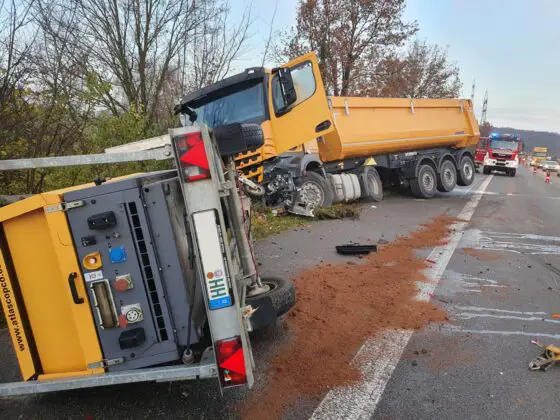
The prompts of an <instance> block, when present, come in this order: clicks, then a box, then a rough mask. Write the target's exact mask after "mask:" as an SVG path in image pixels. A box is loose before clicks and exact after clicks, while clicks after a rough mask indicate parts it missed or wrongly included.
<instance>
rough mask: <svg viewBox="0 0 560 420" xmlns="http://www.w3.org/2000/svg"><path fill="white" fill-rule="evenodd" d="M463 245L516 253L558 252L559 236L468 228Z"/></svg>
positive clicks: (559, 251)
mask: <svg viewBox="0 0 560 420" xmlns="http://www.w3.org/2000/svg"><path fill="white" fill-rule="evenodd" d="M463 243H464V244H465V246H471V247H474V248H476V249H483V250H491V251H508V252H514V253H517V254H530V255H536V254H545V255H559V254H560V237H558V236H545V235H534V234H531V233H508V232H493V231H480V230H476V229H472V230H470V231H469V232H468V233H467V234H466V235H465V239H464V241H463Z"/></svg>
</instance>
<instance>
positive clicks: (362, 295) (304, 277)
mask: <svg viewBox="0 0 560 420" xmlns="http://www.w3.org/2000/svg"><path fill="white" fill-rule="evenodd" d="M455 221H456V219H454V218H451V217H448V216H440V217H437V218H436V219H434V220H433V221H432V223H429V224H426V225H422V226H421V228H420V229H419V230H418V231H415V232H412V233H410V234H409V235H407V236H399V237H398V238H397V239H396V240H395V241H394V242H392V243H390V244H388V245H384V246H383V247H381V248H380V250H379V252H377V253H372V254H370V255H369V256H366V257H363V258H361V259H358V258H355V259H352V260H350V261H348V262H347V263H337V264H321V265H319V266H317V267H315V268H313V269H311V270H308V271H305V272H304V273H302V274H301V275H300V276H299V277H298V278H297V279H295V286H296V292H297V303H296V306H295V307H294V308H293V309H292V311H291V312H290V313H289V314H288V316H287V319H286V322H287V325H288V328H289V330H290V332H291V334H292V339H291V341H290V342H289V343H288V344H286V346H285V347H283V348H282V349H280V351H279V352H278V353H277V354H276V355H275V356H273V357H272V359H271V360H270V361H269V363H270V366H269V368H268V371H267V384H266V386H264V387H263V388H262V389H260V390H255V391H254V392H253V393H252V394H251V397H250V398H249V400H248V401H247V402H245V403H244V404H243V407H242V413H243V417H244V418H246V419H264V418H267V419H271V418H280V417H281V415H282V412H283V411H284V409H285V408H287V407H288V406H290V405H291V404H293V403H294V402H295V400H296V399H297V398H298V397H313V396H320V395H321V394H324V393H326V392H327V391H328V390H329V389H331V388H333V387H339V386H344V385H349V384H351V383H354V382H356V381H358V380H359V379H360V371H359V367H358V366H355V365H353V364H352V359H353V358H354V356H355V355H356V353H357V351H358V349H359V348H360V346H361V345H362V344H363V342H364V341H365V340H366V339H367V338H369V337H371V336H373V335H375V334H376V333H377V332H379V331H382V330H386V329H414V330H417V329H421V328H423V327H425V326H426V325H427V324H429V323H430V322H442V321H445V320H446V319H447V316H446V313H445V312H444V311H443V310H442V309H440V308H439V307H436V306H434V305H433V304H432V303H431V302H423V301H419V300H415V299H414V297H415V296H416V295H417V293H418V285H417V283H416V282H418V281H426V278H425V277H424V274H423V271H424V270H425V269H427V268H429V267H430V265H432V264H433V263H434V262H433V261H430V260H426V259H423V258H421V257H419V256H418V255H417V254H418V253H417V250H419V249H423V248H431V247H434V246H438V245H444V244H445V243H446V238H447V237H448V235H449V233H450V229H451V225H452V224H453V223H454V222H455Z"/></svg>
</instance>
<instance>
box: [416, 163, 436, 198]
mask: <svg viewBox="0 0 560 420" xmlns="http://www.w3.org/2000/svg"><path fill="white" fill-rule="evenodd" d="M410 189H411V190H412V194H414V196H415V197H418V198H432V197H433V196H434V194H435V193H436V190H437V175H436V171H434V168H432V167H431V166H430V165H426V164H424V165H421V166H420V169H419V170H418V178H412V179H411V180H410Z"/></svg>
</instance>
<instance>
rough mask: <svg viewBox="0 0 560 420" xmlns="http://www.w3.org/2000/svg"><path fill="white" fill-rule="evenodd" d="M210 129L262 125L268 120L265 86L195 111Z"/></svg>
mask: <svg viewBox="0 0 560 420" xmlns="http://www.w3.org/2000/svg"><path fill="white" fill-rule="evenodd" d="M195 111H196V113H197V114H198V121H201V122H204V123H206V125H208V127H210V128H213V127H218V126H222V125H227V124H233V123H247V122H254V123H261V122H263V121H264V120H265V119H266V112H265V105H264V92H263V84H262V83H259V84H257V85H254V86H251V87H248V88H246V89H243V90H240V91H237V92H234V93H232V94H229V95H227V96H224V97H222V98H218V99H216V100H214V101H212V102H209V103H207V104H205V105H202V106H201V107H199V108H196V109H195Z"/></svg>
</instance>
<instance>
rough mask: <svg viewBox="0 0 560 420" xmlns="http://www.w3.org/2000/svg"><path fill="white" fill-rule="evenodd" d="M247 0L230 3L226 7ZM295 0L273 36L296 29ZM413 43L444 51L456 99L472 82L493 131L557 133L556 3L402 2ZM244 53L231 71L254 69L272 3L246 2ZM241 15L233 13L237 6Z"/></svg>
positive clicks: (282, 12) (559, 60)
mask: <svg viewBox="0 0 560 420" xmlns="http://www.w3.org/2000/svg"><path fill="white" fill-rule="evenodd" d="M247 1H248V0H232V5H233V6H236V4H237V5H239V4H243V3H245V2H247ZM297 3H298V1H297V0H279V6H278V12H277V15H276V19H275V23H274V28H275V30H278V29H283V28H285V27H289V26H291V25H293V24H295V17H296V7H297ZM407 3H408V5H407V9H406V12H405V18H406V19H408V20H417V21H418V24H419V26H420V31H419V33H418V37H419V38H420V39H426V40H428V41H429V42H431V43H437V44H439V45H442V46H447V47H448V50H449V56H450V58H451V60H453V61H455V62H457V64H458V65H459V68H460V69H461V79H462V81H463V97H470V95H471V85H472V81H473V78H474V79H476V95H475V109H476V113H477V118H478V117H480V111H481V109H482V100H483V97H484V91H485V90H486V89H488V92H489V101H488V120H489V121H491V122H492V123H493V124H494V125H497V126H512V127H515V128H519V129H530V130H543V131H555V132H560V0H408V2H407ZM253 5H254V7H253V15H254V24H253V27H252V34H253V36H252V38H251V47H250V48H249V50H248V51H247V52H246V53H245V55H244V57H243V60H242V61H240V62H239V63H238V67H241V68H242V67H248V66H257V65H260V63H261V60H262V50H263V43H264V42H265V40H266V38H267V36H268V28H269V26H270V20H271V18H272V14H273V11H274V5H275V0H253ZM237 10H240V8H237Z"/></svg>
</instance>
